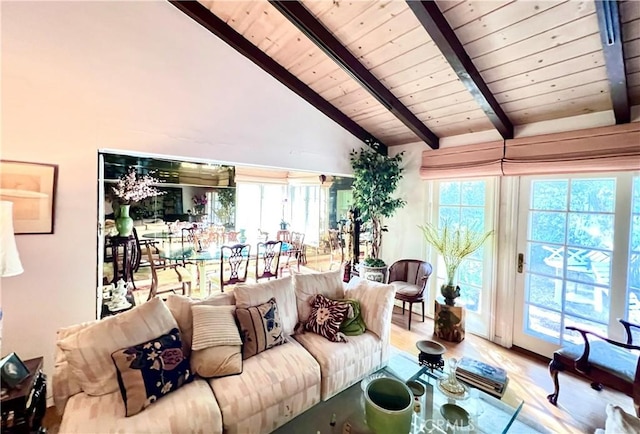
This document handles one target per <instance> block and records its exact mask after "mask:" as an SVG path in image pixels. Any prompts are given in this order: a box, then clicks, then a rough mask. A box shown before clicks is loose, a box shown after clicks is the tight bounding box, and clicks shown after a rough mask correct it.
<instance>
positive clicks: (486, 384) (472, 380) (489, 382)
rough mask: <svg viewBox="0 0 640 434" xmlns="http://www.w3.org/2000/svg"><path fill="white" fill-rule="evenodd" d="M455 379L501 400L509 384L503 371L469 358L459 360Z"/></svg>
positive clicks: (505, 372)
mask: <svg viewBox="0 0 640 434" xmlns="http://www.w3.org/2000/svg"><path fill="white" fill-rule="evenodd" d="M456 378H457V379H458V380H461V381H464V382H465V383H467V384H469V385H471V386H473V387H477V388H478V389H480V390H483V391H485V392H487V393H488V394H490V395H492V396H495V397H497V398H502V395H504V391H505V390H506V388H507V383H508V382H509V378H508V377H507V371H505V370H504V369H502V368H498V367H496V366H492V365H489V364H487V363H484V362H481V361H479V360H475V359H472V358H469V357H463V358H462V360H460V364H459V365H458V369H456Z"/></svg>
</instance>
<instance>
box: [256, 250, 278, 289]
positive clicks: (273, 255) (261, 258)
mask: <svg viewBox="0 0 640 434" xmlns="http://www.w3.org/2000/svg"><path fill="white" fill-rule="evenodd" d="M281 252H282V241H267V242H265V243H263V242H259V243H258V249H257V255H256V282H257V281H258V280H260V279H264V278H267V279H269V280H270V279H271V278H272V277H273V278H274V279H277V278H278V271H279V268H278V267H279V266H280V253H281ZM261 269H262V272H260V270H261Z"/></svg>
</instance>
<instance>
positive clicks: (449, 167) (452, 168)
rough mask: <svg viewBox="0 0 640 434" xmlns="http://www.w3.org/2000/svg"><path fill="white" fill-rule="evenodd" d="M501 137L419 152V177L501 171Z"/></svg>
mask: <svg viewBox="0 0 640 434" xmlns="http://www.w3.org/2000/svg"><path fill="white" fill-rule="evenodd" d="M503 148H504V145H503V143H502V141H497V142H488V143H480V144H476V145H465V146H453V147H450V148H440V149H436V150H427V151H424V152H423V153H422V166H421V167H420V177H421V178H422V179H450V178H470V177H477V176H499V175H502V167H501V166H502V156H503V152H504V149H503Z"/></svg>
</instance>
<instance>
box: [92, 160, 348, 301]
mask: <svg viewBox="0 0 640 434" xmlns="http://www.w3.org/2000/svg"><path fill="white" fill-rule="evenodd" d="M100 161H101V164H102V173H103V180H102V188H101V195H102V203H101V204H99V206H98V209H99V219H101V220H102V221H101V223H104V225H103V226H102V227H104V228H106V230H105V231H104V233H103V236H102V238H101V241H100V242H99V243H101V244H102V246H101V249H102V251H101V253H102V254H100V255H99V258H100V264H99V267H100V270H101V271H102V273H99V275H100V274H102V276H101V277H102V279H101V282H102V284H110V283H111V282H112V281H113V280H114V270H113V257H112V254H111V253H112V248H111V247H110V241H112V240H111V239H110V237H114V236H116V235H117V233H115V232H114V230H113V224H110V223H112V222H113V221H114V219H115V218H116V217H118V216H117V214H118V211H119V208H120V207H119V203H118V198H117V197H116V196H115V195H114V194H113V186H114V185H115V184H116V182H117V180H118V178H120V177H121V176H123V175H124V174H125V173H127V171H128V170H131V168H134V169H135V170H136V172H137V173H138V174H140V175H144V174H150V175H152V176H154V177H155V178H157V179H158V180H159V181H160V182H158V183H157V184H155V187H157V188H158V189H159V190H161V191H162V192H163V194H162V195H160V196H155V197H150V198H147V199H145V200H142V201H140V202H137V203H133V204H131V205H130V209H129V215H130V217H131V218H132V219H133V220H134V227H135V228H136V234H137V237H138V238H139V240H142V242H143V243H147V242H152V243H153V244H154V247H157V248H158V249H168V248H176V244H175V243H177V240H176V239H173V240H171V239H170V238H169V232H171V226H170V225H172V224H173V225H175V224H177V223H181V224H183V223H184V224H189V223H193V224H197V225H209V226H215V227H218V228H220V230H221V231H224V232H225V233H237V234H238V240H239V241H242V242H246V243H251V244H255V243H257V242H258V241H265V240H275V239H276V238H277V236H278V232H279V231H289V232H292V233H293V232H296V233H300V234H303V235H304V258H303V264H302V265H303V266H304V267H306V268H309V269H310V270H316V271H327V270H330V269H337V268H339V267H340V265H341V263H342V262H343V261H345V260H347V259H348V258H349V252H348V246H347V243H348V237H347V236H346V233H347V231H348V227H349V215H350V209H351V206H352V197H353V196H352V191H351V185H352V179H351V178H349V177H343V176H334V175H331V174H326V173H312V172H300V171H291V170H286V169H273V168H264V167H248V166H242V165H231V164H218V163H216V162H193V161H188V162H187V161H180V160H179V159H171V158H159V157H155V156H154V157H150V156H149V157H145V156H132V155H121V154H117V155H116V154H110V153H103V154H101V155H100ZM171 243H174V244H171ZM140 253H141V254H142V255H143V256H144V249H143V250H142V251H141V252H140ZM118 254H119V253H118ZM143 259H144V258H143ZM142 262H143V263H145V261H144V260H143V261H142ZM149 278H150V272H149V270H148V268H146V267H145V266H141V267H140V266H139V267H138V268H137V270H136V271H135V272H134V273H133V276H132V279H133V281H134V283H135V285H136V287H142V288H144V287H145V286H146V285H148V284H149ZM200 295H202V294H200Z"/></svg>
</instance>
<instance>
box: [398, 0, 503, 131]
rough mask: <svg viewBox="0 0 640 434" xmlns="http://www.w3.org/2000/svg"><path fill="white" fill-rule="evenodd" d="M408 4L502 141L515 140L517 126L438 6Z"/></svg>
mask: <svg viewBox="0 0 640 434" xmlns="http://www.w3.org/2000/svg"><path fill="white" fill-rule="evenodd" d="M407 4H408V5H409V8H411V10H412V11H413V13H414V14H415V16H416V17H417V18H418V21H420V24H422V27H424V29H425V30H426V31H427V33H428V34H429V36H431V39H433V42H435V44H436V46H437V47H438V49H439V50H440V51H441V52H442V54H443V55H444V57H445V58H446V59H447V62H449V64H450V65H451V67H452V68H453V70H454V71H455V72H456V74H457V75H458V77H459V78H460V81H462V83H463V84H464V85H465V86H466V87H467V89H468V90H469V92H470V93H471V95H473V98H474V99H475V100H476V102H477V103H478V104H479V105H480V108H481V109H482V111H484V112H485V114H486V115H487V117H488V118H489V120H490V121H491V123H492V124H493V126H494V127H495V128H496V130H498V132H499V133H500V135H501V136H502V138H503V139H512V138H513V125H512V124H511V121H510V120H509V117H508V116H507V115H506V113H505V112H504V111H503V110H502V108H501V107H500V104H498V101H496V98H495V97H494V96H493V94H492V93H491V91H490V90H489V88H488V87H487V84H486V83H485V82H484V80H483V79H482V77H481V76H480V73H479V72H478V70H477V69H476V67H475V65H474V64H473V62H472V61H471V58H470V57H469V55H468V54H467V52H466V51H465V50H464V47H463V46H462V44H461V43H460V40H459V39H458V37H457V36H456V34H455V32H454V31H453V29H452V28H451V27H450V26H449V23H447V20H446V18H445V17H444V15H442V12H440V9H438V5H436V3H435V2H434V1H411V0H407Z"/></svg>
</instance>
